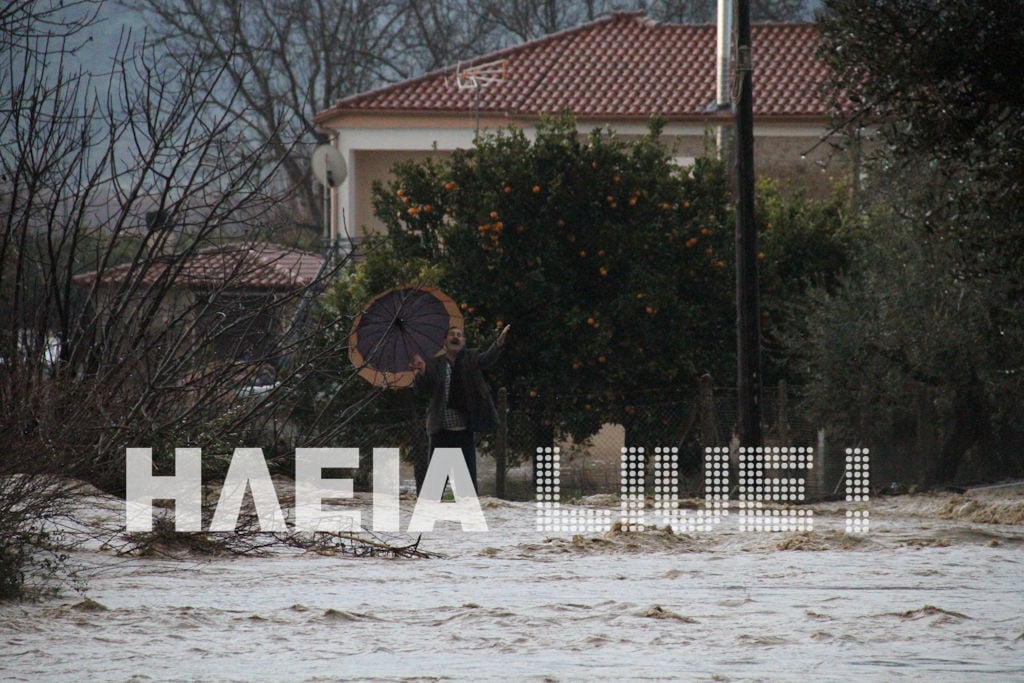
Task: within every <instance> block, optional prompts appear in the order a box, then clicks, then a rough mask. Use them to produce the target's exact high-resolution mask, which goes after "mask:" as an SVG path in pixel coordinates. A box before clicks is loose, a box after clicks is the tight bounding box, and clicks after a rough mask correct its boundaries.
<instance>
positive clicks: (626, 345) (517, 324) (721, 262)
mask: <svg viewBox="0 0 1024 683" xmlns="http://www.w3.org/2000/svg"><path fill="white" fill-rule="evenodd" d="M659 134H660V125H659V124H658V123H657V122H654V123H652V125H651V128H650V132H649V134H648V135H646V136H643V137H641V138H639V139H635V140H628V141H627V140H623V139H620V138H619V137H617V136H616V135H615V134H614V133H612V132H610V131H594V132H593V133H591V134H590V135H589V136H586V137H581V136H580V135H579V134H578V132H577V130H576V125H575V121H574V120H573V119H572V118H571V117H569V116H567V115H563V116H561V117H558V118H554V119H550V120H547V121H545V122H544V123H542V125H541V126H540V127H539V128H538V131H537V134H536V136H535V138H534V139H533V140H531V139H529V138H527V136H526V135H525V134H524V133H523V132H522V131H520V130H518V129H515V128H509V129H506V130H501V131H497V132H494V133H490V134H486V135H483V136H481V137H479V138H478V139H477V140H476V143H475V146H474V147H473V148H472V149H467V150H460V151H457V152H455V153H454V154H453V155H452V156H451V157H450V158H447V159H445V160H444V161H436V160H435V161H429V162H424V163H406V164H400V165H398V166H396V167H395V169H394V171H395V180H394V181H393V182H391V183H390V184H389V185H387V186H385V185H382V184H379V185H377V186H376V188H375V207H376V210H377V215H378V216H379V217H380V218H381V219H382V220H383V221H384V222H385V223H386V224H387V226H388V232H389V235H390V237H391V240H392V244H393V245H394V248H395V249H396V251H399V252H400V253H402V254H404V256H405V257H406V258H427V259H430V260H434V261H436V262H438V263H440V264H441V265H442V270H443V275H442V281H441V285H442V287H443V288H444V289H445V290H446V291H447V292H448V293H449V294H451V295H453V296H454V297H456V299H457V300H458V301H460V302H461V306H462V307H463V309H464V310H465V312H466V313H467V314H468V315H467V319H468V323H467V326H468V327H469V333H470V334H471V336H472V337H473V338H475V340H476V342H478V343H480V344H486V343H488V342H489V339H490V338H492V337H491V335H493V334H494V333H495V332H494V331H495V330H497V329H498V328H500V327H501V326H502V325H503V324H506V323H510V324H511V325H512V333H511V336H510V343H509V346H508V349H507V352H506V355H505V358H504V360H503V362H502V363H501V365H500V367H499V368H498V369H496V370H495V383H496V384H499V385H504V386H506V387H508V389H509V395H510V401H511V402H512V406H513V407H514V408H516V409H518V410H521V411H526V412H527V413H530V414H532V415H534V416H535V418H536V419H535V420H534V421H533V423H534V426H539V427H541V428H542V431H540V432H534V433H533V434H531V435H530V436H529V437H525V441H526V442H525V443H524V444H523V445H526V446H528V445H529V443H528V442H529V440H530V439H531V438H532V439H544V438H550V437H552V436H554V435H555V434H571V435H573V436H574V437H577V438H584V437H586V436H589V435H590V434H592V433H594V432H595V431H596V430H597V429H598V428H599V427H600V425H601V424H602V423H605V422H615V423H620V424H624V425H625V426H626V428H627V434H628V436H627V438H628V439H629V440H630V441H631V442H634V443H637V444H643V443H646V444H647V445H650V446H654V445H656V444H655V442H654V441H650V439H654V440H657V443H661V444H664V443H669V442H671V441H666V440H670V439H673V438H674V440H675V441H678V439H679V437H680V436H681V435H680V434H679V433H678V432H679V431H680V428H681V426H682V422H683V421H684V418H685V417H686V416H685V415H676V416H675V419H671V420H670V419H663V418H662V417H655V416H654V413H655V412H656V411H652V410H647V409H646V407H647V406H649V405H650V404H653V403H657V402H658V401H659V399H660V400H661V401H664V400H665V398H666V396H667V395H668V394H667V392H678V391H683V392H685V395H686V396H687V397H688V398H689V397H692V396H693V395H694V393H695V387H696V379H697V378H698V377H699V375H701V374H703V373H704V372H711V373H713V374H714V375H716V376H718V377H727V376H730V373H731V372H732V367H733V363H734V360H733V358H734V347H735V343H734V339H735V335H734V331H733V329H734V328H733V324H734V306H733V302H732V280H733V267H732V256H731V252H732V248H731V244H732V237H731V235H732V228H731V224H732V218H731V208H730V204H729V193H728V183H727V179H726V177H725V175H724V172H723V169H722V166H721V164H720V163H719V162H717V161H713V160H711V159H699V160H698V161H697V162H696V163H695V165H694V166H693V167H692V168H690V169H681V168H680V167H679V166H677V165H676V164H674V163H672V160H671V157H670V156H669V154H668V151H667V150H666V149H665V147H664V146H663V145H662V144H660V142H659ZM543 443H544V442H543V441H540V442H539V444H540V445H543ZM548 443H550V441H548ZM534 445H538V444H534Z"/></svg>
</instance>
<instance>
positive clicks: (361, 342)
mask: <svg viewBox="0 0 1024 683" xmlns="http://www.w3.org/2000/svg"><path fill="white" fill-rule="evenodd" d="M453 325H455V326H459V327H461V326H462V313H461V312H459V307H458V306H457V305H456V304H455V302H454V301H452V300H451V298H449V297H448V296H447V295H446V294H444V292H441V291H440V290H438V289H435V288H433V287H425V286H411V285H409V286H405V287H396V288H395V289H389V290H388V291H386V292H383V293H381V294H378V295H377V296H375V297H373V299H371V300H370V303H368V304H367V305H366V308H365V309H364V310H363V312H362V313H360V314H359V315H358V316H356V319H355V322H354V323H353V324H352V333H351V334H350V335H349V339H348V357H349V359H350V360H351V361H352V364H353V365H354V366H355V367H356V369H357V370H359V375H360V376H361V377H363V379H365V380H367V381H368V382H370V383H371V384H374V385H375V386H378V387H385V388H389V389H399V388H402V387H407V386H410V385H411V384H412V383H413V381H414V380H415V379H416V374H415V373H414V372H413V371H412V370H410V369H409V363H411V362H412V360H413V358H415V357H416V356H420V357H421V358H424V359H426V358H430V357H431V356H434V355H437V353H438V352H440V351H441V349H442V348H443V347H444V338H445V335H446V334H447V333H448V329H449V328H450V327H452V326H453Z"/></svg>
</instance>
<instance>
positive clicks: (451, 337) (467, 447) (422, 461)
mask: <svg viewBox="0 0 1024 683" xmlns="http://www.w3.org/2000/svg"><path fill="white" fill-rule="evenodd" d="M510 327H511V325H506V326H505V327H504V329H502V331H501V333H500V334H499V335H498V338H497V339H496V340H495V341H494V343H493V344H491V345H490V346H489V347H488V348H487V349H486V350H484V351H481V350H480V349H467V348H466V336H465V333H464V332H463V331H462V328H460V327H451V328H449V329H448V332H447V334H445V339H444V348H443V349H442V351H441V353H440V354H439V355H437V356H434V357H433V358H431V359H429V360H427V361H424V360H423V359H422V358H420V357H419V356H416V357H415V358H414V359H413V361H412V362H411V363H410V364H409V368H410V369H412V370H413V371H415V372H416V391H417V392H418V393H420V394H425V395H427V396H429V403H428V404H427V437H428V439H427V441H428V443H427V453H429V454H430V455H429V456H427V457H417V458H416V461H415V462H414V463H413V469H414V471H415V474H416V491H417V492H419V491H420V490H421V489H422V488H423V480H424V479H425V478H426V476H427V468H428V467H429V465H430V458H431V457H433V454H434V449H436V448H459V449H462V455H463V457H464V458H465V459H466V467H467V468H468V469H469V476H470V479H471V480H472V482H473V490H474V493H475V491H476V488H477V483H476V445H475V443H474V440H473V437H474V435H475V434H476V432H490V431H494V429H495V427H496V426H497V423H498V411H497V410H496V409H495V407H494V401H493V400H492V399H491V392H490V389H489V388H488V387H487V382H485V381H484V376H483V369H484V368H486V367H488V366H490V365H492V364H493V363H494V362H495V361H496V360H497V359H498V356H499V355H501V351H502V349H503V348H504V347H505V338H506V337H507V336H508V331H509V328H510Z"/></svg>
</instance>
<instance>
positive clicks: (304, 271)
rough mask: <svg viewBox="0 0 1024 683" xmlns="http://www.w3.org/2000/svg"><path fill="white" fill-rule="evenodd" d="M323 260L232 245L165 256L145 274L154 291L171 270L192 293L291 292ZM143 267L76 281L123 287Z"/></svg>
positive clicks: (283, 249)
mask: <svg viewBox="0 0 1024 683" xmlns="http://www.w3.org/2000/svg"><path fill="white" fill-rule="evenodd" d="M322 262H323V257H322V256H320V255H319V254H313V253H310V252H308V251H300V250H297V249H289V248H287V247H282V246H279V245H276V244H269V243H266V242H258V243H248V242H247V243H242V244H226V245H222V246H218V247H212V248H209V249H203V250H201V251H197V252H195V253H194V254H192V255H191V256H189V257H186V258H185V259H184V260H179V259H177V258H175V257H170V256H161V257H158V258H156V259H154V260H153V261H152V262H151V263H150V264H149V267H148V268H146V270H145V275H144V276H143V279H142V284H143V285H145V286H152V285H153V284H155V283H156V282H157V281H158V280H159V279H160V278H161V277H166V276H165V275H164V274H165V273H166V272H167V270H168V269H169V268H171V267H174V266H180V268H181V272H180V273H179V274H178V275H177V282H176V284H179V285H180V286H183V287H188V288H189V289H212V288H218V287H226V288H227V289H232V290H259V291H275V290H277V291H282V290H283V291H287V290H295V289H299V288H301V287H304V286H306V285H308V284H310V283H311V282H313V281H314V280H315V279H316V276H317V273H318V272H319V270H320V265H321V263H322ZM140 270H141V266H140V264H139V263H138V262H132V263H126V264H123V265H120V266H115V267H113V268H108V269H106V270H105V271H103V274H102V275H101V276H100V275H98V273H97V272H95V271H93V272H90V273H82V274H80V275H76V276H75V277H74V283H75V284H76V285H77V286H79V287H92V286H93V285H94V284H96V283H97V280H98V281H99V284H100V285H120V284H123V283H124V282H126V281H128V279H129V278H132V277H137V276H138V273H139V272H140Z"/></svg>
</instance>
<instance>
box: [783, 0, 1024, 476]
mask: <svg viewBox="0 0 1024 683" xmlns="http://www.w3.org/2000/svg"><path fill="white" fill-rule="evenodd" d="M825 19H826V21H825V23H824V24H823V27H822V30H823V43H822V49H823V52H822V55H823V57H824V59H825V60H826V61H827V62H828V63H829V65H830V66H831V67H832V69H833V70H834V72H835V73H836V78H835V79H834V81H833V82H832V85H833V87H834V90H833V97H834V101H835V104H836V110H837V111H836V113H837V115H841V116H843V117H844V118H845V119H846V120H847V121H849V122H850V124H851V126H850V127H851V129H853V128H857V131H856V132H857V135H858V136H861V135H862V134H863V133H862V131H861V130H860V129H859V128H858V127H859V126H863V125H865V124H869V125H871V126H875V127H877V130H878V132H879V136H880V139H881V140H882V142H883V143H884V144H883V145H879V146H875V148H874V152H873V154H872V156H871V157H870V158H869V159H868V163H867V166H866V168H867V170H868V178H867V181H866V185H865V187H866V193H865V197H864V198H863V199H864V200H865V201H864V205H865V207H866V209H865V212H864V214H863V216H861V217H860V221H861V222H862V223H863V227H862V228H861V229H860V230H859V231H858V233H857V237H858V240H859V242H860V245H861V249H860V252H859V254H858V255H857V256H856V258H855V260H854V263H853V265H852V266H851V268H850V269H849V272H850V275H849V276H848V277H846V278H843V279H841V280H840V282H839V285H840V286H839V288H838V289H833V290H832V291H819V292H818V293H817V294H815V296H814V304H813V305H812V306H811V307H810V308H809V309H808V310H807V312H806V320H807V328H806V335H805V336H803V337H802V338H801V337H800V336H799V335H794V336H793V338H792V339H791V342H790V348H792V349H796V350H799V351H800V352H801V354H802V355H803V358H804V359H805V360H806V362H807V364H806V366H805V370H806V373H807V377H808V378H809V379H810V380H811V381H810V384H809V386H808V387H807V388H808V392H809V394H810V396H811V397H812V399H813V402H814V404H816V405H818V406H827V409H825V410H822V411H821V414H820V417H821V419H822V420H825V421H827V422H828V423H829V424H830V425H832V426H833V428H834V429H836V430H840V431H845V432H846V433H847V434H850V435H859V436H860V438H862V439H864V440H867V441H872V442H873V445H875V446H876V447H877V446H880V447H882V448H884V449H886V451H887V452H888V456H889V459H890V460H892V461H893V463H895V464H893V463H890V465H891V466H897V465H900V464H902V470H901V472H900V476H902V477H905V478H906V479H907V480H917V481H919V482H921V483H923V484H925V485H938V484H946V483H951V482H953V481H957V480H960V481H969V480H979V479H992V478H997V477H1000V476H1008V475H1018V476H1019V475H1020V474H1021V472H1022V468H1021V464H1020V460H1019V452H1020V449H1021V448H1022V447H1024V430H1022V428H1021V427H1020V425H1021V424H1024V415H1022V414H1021V409H1020V405H1021V400H1020V397H1021V396H1022V395H1024V383H1022V374H1024V351H1022V349H1024V297H1022V293H1024V281H1022V278H1021V273H1022V272H1024V106H1022V104H1024V100H1022V97H1024V94H1022V91H1021V89H1020V86H1019V73H1020V72H1021V69H1022V68H1024V62H1022V59H1024V57H1022V55H1024V42H1022V41H1024V6H1021V4H1020V3H1016V2H1006V1H1003V0H984V1H982V2H975V3H962V2H948V1H945V2H938V3H936V2H933V1H931V0H894V1H887V2H872V3H869V4H868V5H865V4H864V3H863V2H853V1H852V0H827V1H826V3H825Z"/></svg>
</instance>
